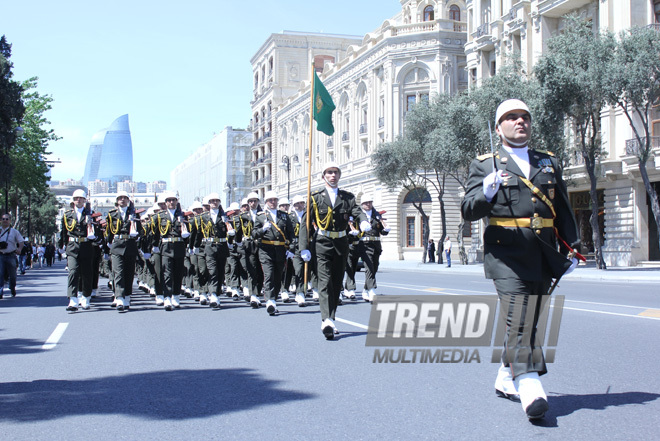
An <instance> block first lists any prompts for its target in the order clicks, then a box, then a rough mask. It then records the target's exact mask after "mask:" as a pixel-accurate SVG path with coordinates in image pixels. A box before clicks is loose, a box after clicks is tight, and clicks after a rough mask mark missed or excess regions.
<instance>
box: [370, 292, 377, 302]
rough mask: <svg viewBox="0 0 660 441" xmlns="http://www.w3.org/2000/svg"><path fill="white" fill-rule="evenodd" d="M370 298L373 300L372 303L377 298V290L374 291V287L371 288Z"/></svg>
mask: <svg viewBox="0 0 660 441" xmlns="http://www.w3.org/2000/svg"><path fill="white" fill-rule="evenodd" d="M369 300H370V301H371V303H373V301H374V300H376V291H374V290H373V289H370V290H369Z"/></svg>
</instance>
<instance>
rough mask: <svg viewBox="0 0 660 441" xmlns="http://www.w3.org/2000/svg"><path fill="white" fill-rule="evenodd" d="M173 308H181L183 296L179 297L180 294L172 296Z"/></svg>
mask: <svg viewBox="0 0 660 441" xmlns="http://www.w3.org/2000/svg"><path fill="white" fill-rule="evenodd" d="M172 306H174V307H175V308H181V296H179V294H177V295H173V296H172Z"/></svg>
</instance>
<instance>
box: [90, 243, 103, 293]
mask: <svg viewBox="0 0 660 441" xmlns="http://www.w3.org/2000/svg"><path fill="white" fill-rule="evenodd" d="M102 261H103V250H102V249H101V247H97V246H94V257H93V262H92V289H98V287H99V275H100V274H99V273H100V272H101V262H102Z"/></svg>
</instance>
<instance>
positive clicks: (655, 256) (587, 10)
mask: <svg viewBox="0 0 660 441" xmlns="http://www.w3.org/2000/svg"><path fill="white" fill-rule="evenodd" d="M571 12H574V13H577V14H579V15H581V16H583V17H585V18H586V19H588V20H590V21H591V22H592V23H593V27H594V29H608V30H610V31H612V32H614V33H619V32H620V31H622V30H624V29H627V28H630V27H632V26H652V27H655V28H656V29H657V28H658V26H659V25H658V22H659V21H660V20H659V18H660V1H659V0H471V1H468V2H467V13H468V42H467V44H466V45H465V53H466V56H467V69H468V72H469V79H470V83H471V84H479V83H480V82H481V81H482V80H483V79H485V78H488V77H490V76H492V75H495V74H496V72H497V68H498V66H500V65H501V64H502V63H503V61H504V60H505V57H506V56H507V55H510V54H512V53H517V54H519V55H520V58H521V59H522V61H523V64H524V66H525V67H526V69H527V70H528V71H531V69H532V68H533V66H534V63H535V62H536V60H538V59H539V57H540V56H541V55H542V54H543V51H544V50H545V48H546V45H547V40H548V38H550V37H551V36H552V35H554V34H556V33H557V32H561V31H562V29H563V28H564V23H565V22H564V20H563V18H562V17H563V16H565V15H566V14H568V13H571ZM653 113H654V114H653V115H651V120H653V136H654V138H653V143H654V146H655V148H654V150H653V155H652V156H653V157H654V159H652V160H651V161H649V163H648V164H647V171H648V174H649V178H650V179H651V181H652V182H653V185H655V188H656V191H658V190H660V111H658V109H657V108H654V109H653ZM601 127H602V129H601V138H602V147H603V149H604V151H605V154H604V156H603V158H602V159H601V162H600V165H599V167H598V170H599V172H600V180H599V183H598V191H599V194H600V204H601V206H600V207H599V208H600V213H601V216H600V219H599V221H600V224H601V230H602V231H603V237H602V239H601V240H602V241H603V255H604V258H605V262H606V264H607V265H609V266H630V265H637V264H639V263H640V262H644V261H649V260H656V261H657V260H660V249H658V229H657V226H656V225H655V222H654V221H653V219H652V216H651V215H650V209H649V205H648V202H647V196H646V191H645V189H644V185H643V183H642V179H641V176H640V172H639V168H638V165H637V160H636V157H635V156H634V155H632V154H631V153H632V151H634V148H635V146H636V143H637V141H636V140H635V139H633V138H634V135H633V132H632V129H631V127H630V125H629V122H628V120H627V119H626V117H625V115H624V114H623V113H622V111H621V110H620V109H618V108H617V109H609V108H608V109H605V110H604V111H603V112H602V114H601ZM569 130H570V128H569ZM565 178H566V179H567V180H568V181H569V182H570V184H571V185H570V186H569V192H570V197H571V204H572V206H573V208H574V210H575V213H576V217H577V219H578V222H579V224H580V228H581V235H582V239H583V242H584V243H586V244H587V246H589V245H590V244H591V243H592V240H591V227H590V226H589V215H590V206H589V195H588V190H589V180H588V177H587V173H586V171H585V167H584V165H583V164H582V163H581V161H580V160H578V159H574V160H572V161H571V163H570V164H569V166H568V167H566V168H565ZM481 227H482V224H481V223H475V225H473V237H474V238H477V237H480V235H481V234H482V230H481ZM475 245H476V240H475ZM591 249H593V245H591ZM587 251H590V250H589V249H588V250H587Z"/></svg>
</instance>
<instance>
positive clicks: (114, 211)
mask: <svg viewBox="0 0 660 441" xmlns="http://www.w3.org/2000/svg"><path fill="white" fill-rule="evenodd" d="M117 210H119V208H113V209H112V210H110V211H108V214H110V213H116V212H117Z"/></svg>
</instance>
